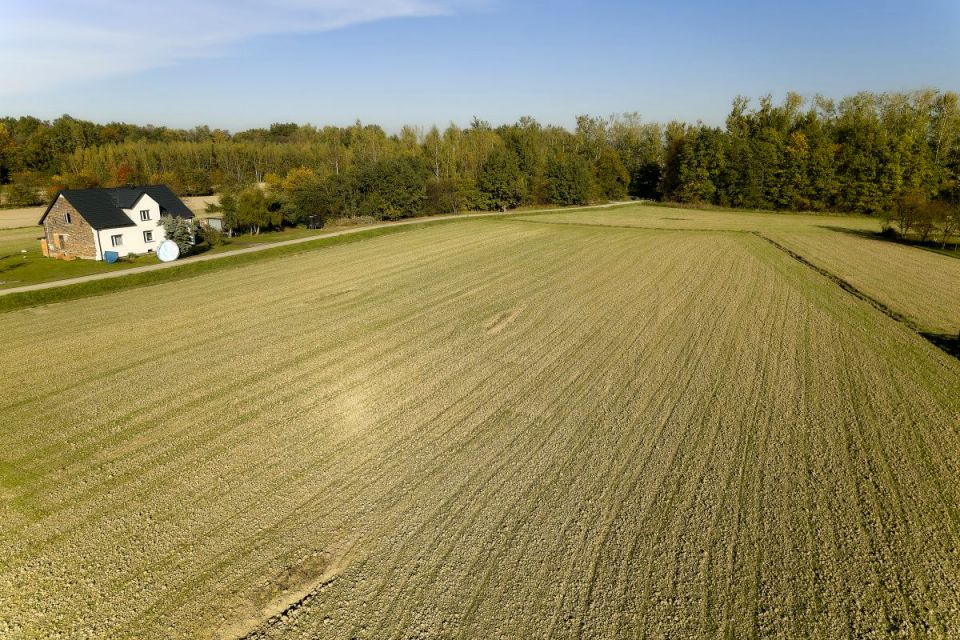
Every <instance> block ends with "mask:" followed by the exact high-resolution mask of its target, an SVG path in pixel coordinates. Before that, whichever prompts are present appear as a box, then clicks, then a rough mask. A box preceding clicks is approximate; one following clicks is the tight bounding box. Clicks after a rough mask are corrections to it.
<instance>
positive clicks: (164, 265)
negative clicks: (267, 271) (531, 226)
mask: <svg viewBox="0 0 960 640" xmlns="http://www.w3.org/2000/svg"><path fill="white" fill-rule="evenodd" d="M624 204H631V201H622V202H610V203H607V204H598V205H590V206H585V207H564V208H562V209H530V210H527V211H516V212H513V213H512V214H506V215H527V214H531V213H543V212H549V211H556V212H561V211H576V210H579V209H602V208H607V207H616V206H619V205H624ZM502 215H505V214H503V213H502V212H500V211H492V212H489V213H462V214H452V215H445V216H424V217H420V218H409V219H407V220H402V221H400V222H382V223H379V224H371V225H365V226H362V227H356V228H355V229H343V230H341V231H333V232H331V233H321V234H317V235H315V236H307V237H305V238H295V239H293V240H280V241H278V242H268V243H264V244H259V245H257V246H255V247H247V248H246V249H237V250H235V251H224V252H223V253H214V254H201V255H198V256H191V257H189V258H184V259H183V260H176V261H174V262H160V263H157V264H150V265H146V266H143V267H132V268H130V269H122V270H118V271H110V272H107V273H95V274H91V275H89V276H80V277H77V278H65V279H63V280H51V281H49V282H38V283H37V284H30V285H24V286H22V287H11V288H9V289H0V296H5V295H9V294H11V293H22V292H24V291H39V290H40V289H54V288H56V287H65V286H67V285H71V284H79V283H81V282H92V281H94V280H108V279H110V278H121V277H123V276H126V275H131V274H134V273H143V272H145V271H156V270H158V269H169V268H171V267H176V266H179V265H182V264H188V263H191V262H206V261H207V260H219V259H220V258H227V257H229V256H237V255H241V254H244V253H256V252H257V251H266V250H267V249H273V248H274V247H285V246H288V245H295V244H303V243H305V242H312V241H314V240H319V239H321V238H335V237H337V236H346V235H350V234H353V233H360V232H361V231H368V230H370V229H380V228H383V227H403V226H407V225H411V224H419V223H421V222H433V221H435V220H464V219H467V218H486V217H490V216H502Z"/></svg>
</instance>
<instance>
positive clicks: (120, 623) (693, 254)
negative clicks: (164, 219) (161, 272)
mask: <svg viewBox="0 0 960 640" xmlns="http://www.w3.org/2000/svg"><path fill="white" fill-rule="evenodd" d="M661 211H662V212H663V213H664V215H672V214H674V213H675V212H673V211H671V210H669V209H662V210H661ZM554 215H559V214H550V216H535V217H530V219H529V220H528V221H520V220H489V219H488V220H465V221H461V222H457V223H452V224H447V225H442V226H436V227H427V228H423V229H419V230H416V231H408V232H404V233H401V234H397V235H393V236H389V237H382V238H376V239H371V240H367V241H364V242H359V243H355V244H351V245H344V246H337V247H331V248H329V249H324V250H321V251H315V252H311V253H306V254H303V255H299V256H292V257H287V258H283V259H277V260H273V261H269V262H263V263H258V264H255V265H250V266H246V267H238V268H236V269H233V270H231V271H229V272H227V274H226V275H224V274H223V273H219V274H211V275H207V276H199V277H196V278H193V279H191V280H188V281H182V282H177V283H171V284H164V285H158V286H154V287H149V288H144V289H138V290H129V291H123V292H118V293H114V294H111V295H108V296H102V297H98V298H91V299H85V300H77V301H73V302H68V303H62V304H58V305H51V306H48V307H39V308H36V309H29V310H24V311H17V312H11V313H7V314H4V315H2V316H0V325H2V329H3V335H4V349H3V351H2V353H0V365H2V370H3V372H4V374H5V375H4V376H3V377H2V379H0V419H2V423H3V424H4V429H3V430H2V431H0V636H4V635H9V636H14V637H20V636H23V637H49V636H52V635H54V634H55V633H61V634H62V635H65V636H71V637H110V638H125V637H126V638H144V637H147V638H152V637H165V638H166V637H191V638H192V637H236V636H239V635H243V634H247V633H250V634H252V635H251V637H256V638H274V637H276V638H280V637H303V638H312V637H320V638H343V637H359V638H394V637H396V638H401V637H403V638H407V637H415V636H416V637H451V636H457V637H472V638H481V637H482V638H489V637H556V636H561V637H570V636H573V637H633V636H642V637H670V638H700V637H704V636H707V637H715V636H721V635H722V636H727V637H738V638H739V637H789V638H793V637H796V638H807V637H849V636H855V637H878V638H879V637H888V636H890V635H892V634H903V635H907V636H919V635H924V634H929V635H933V636H955V635H958V634H960V587H958V585H960V555H958V546H960V510H958V508H957V505H958V504H960V484H958V483H957V482H956V479H957V478H958V477H960V426H958V425H960V361H958V360H956V359H954V358H952V357H950V356H948V355H946V354H944V353H943V352H941V351H940V350H938V349H936V348H935V347H933V346H932V345H931V344H930V343H928V342H927V341H925V340H924V339H922V338H921V337H919V336H918V335H917V334H916V333H914V332H913V331H911V330H910V329H909V328H907V327H906V326H905V325H904V324H902V323H899V322H896V321H894V320H892V319H891V318H889V317H887V316H886V315H884V314H882V313H880V312H878V311H877V310H876V309H875V308H873V307H872V306H870V305H869V304H867V303H865V302H863V301H862V300H859V299H857V298H856V297H854V296H851V295H850V294H848V293H847V292H845V291H844V290H842V289H841V288H839V287H838V286H836V284H834V283H833V282H831V281H830V280H828V279H827V278H824V277H823V276H821V275H820V274H818V273H817V272H815V271H813V270H812V269H810V268H809V267H807V266H805V265H803V264H801V263H800V262H798V261H796V260H794V259H792V258H791V257H789V256H788V255H787V254H785V253H784V252H783V251H781V250H779V249H777V248H776V247H774V246H773V245H771V244H770V243H768V242H766V241H764V240H763V239H762V238H760V237H757V236H755V235H753V234H750V233H716V232H709V231H690V232H688V233H676V232H674V231H656V230H649V229H621V228H611V227H609V226H588V225H587V226H580V225H560V224H541V223H539V222H538V221H539V220H542V219H544V220H548V219H549V218H550V217H552V216H554ZM582 215H583V216H587V215H590V216H593V215H597V214H593V213H589V212H587V213H584V214H582ZM601 215H610V216H615V215H616V216H622V215H623V213H622V212H621V211H620V210H615V211H611V212H609V214H601ZM548 221H549V220H548ZM858 224H859V223H858ZM825 233H829V232H825ZM835 235H837V236H840V235H841V234H835ZM45 329H46V330H45Z"/></svg>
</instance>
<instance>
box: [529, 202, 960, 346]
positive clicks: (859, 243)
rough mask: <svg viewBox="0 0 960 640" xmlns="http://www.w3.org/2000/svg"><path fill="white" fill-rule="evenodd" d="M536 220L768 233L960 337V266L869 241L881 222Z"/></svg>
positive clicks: (897, 308)
mask: <svg viewBox="0 0 960 640" xmlns="http://www.w3.org/2000/svg"><path fill="white" fill-rule="evenodd" d="M521 219H523V220H528V221H531V222H542V223H551V224H579V225H584V224H586V225H602V226H617V227H633V228H651V229H677V230H688V231H702V230H714V231H748V232H754V233H761V234H763V235H764V236H766V237H769V238H770V239H772V240H775V241H776V242H778V243H780V244H782V245H784V246H786V247H788V248H789V249H790V250H792V251H795V252H796V253H798V254H800V255H801V256H803V257H804V258H805V259H806V260H809V261H810V262H811V263H813V264H814V265H816V266H817V267H820V268H823V269H826V270H827V271H829V272H830V273H831V274H833V275H834V276H836V277H838V278H840V279H842V280H844V281H846V282H849V283H850V284H851V285H853V286H854V287H856V288H857V289H859V290H860V291H862V292H864V293H865V294H866V295H868V296H870V297H871V298H873V299H874V300H877V301H878V302H880V303H881V304H883V305H885V306H887V307H889V308H890V309H891V310H893V311H894V312H896V313H898V314H900V315H902V316H904V317H905V318H906V319H907V320H908V321H910V322H911V323H912V324H914V325H915V326H916V327H917V328H919V329H921V330H924V331H929V332H932V333H939V334H948V335H956V334H957V333H960V260H957V259H956V258H952V257H949V256H944V255H940V254H937V253H934V252H932V251H926V250H924V249H920V248H916V247H909V246H905V245H902V244H897V243H893V242H886V241H882V240H879V239H873V238H869V237H865V236H864V235H863V233H862V232H869V231H879V230H880V222H879V220H877V219H876V218H864V217H850V216H829V215H814V214H772V213H762V212H747V211H713V210H697V209H679V208H673V207H659V206H636V207H627V208H621V209H616V210H612V211H584V212H558V213H550V214H544V215H535V216H524V217H522V218H521Z"/></svg>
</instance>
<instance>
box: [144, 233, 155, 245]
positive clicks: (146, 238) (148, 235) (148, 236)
mask: <svg viewBox="0 0 960 640" xmlns="http://www.w3.org/2000/svg"><path fill="white" fill-rule="evenodd" d="M143 241H144V242H153V231H144V232H143Z"/></svg>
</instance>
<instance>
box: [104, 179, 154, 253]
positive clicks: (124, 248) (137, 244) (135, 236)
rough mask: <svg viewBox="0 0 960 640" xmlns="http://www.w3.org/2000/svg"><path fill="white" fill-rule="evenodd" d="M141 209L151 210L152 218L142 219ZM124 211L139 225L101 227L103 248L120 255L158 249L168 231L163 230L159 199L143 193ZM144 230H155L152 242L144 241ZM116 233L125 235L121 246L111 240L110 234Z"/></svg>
mask: <svg viewBox="0 0 960 640" xmlns="http://www.w3.org/2000/svg"><path fill="white" fill-rule="evenodd" d="M141 211H149V212H150V219H149V220H146V221H143V220H140V212H141ZM123 212H124V213H125V214H127V217H128V218H130V219H131V220H132V221H133V222H135V223H136V225H137V226H135V227H118V228H116V229H101V230H100V232H99V233H100V248H101V250H102V251H116V252H117V253H118V254H120V257H123V256H126V255H129V254H131V253H136V254H138V255H140V254H144V253H149V252H152V251H156V250H157V247H159V246H160V243H161V242H163V240H164V238H166V232H165V231H164V230H163V227H161V226H160V205H159V204H158V203H157V201H156V200H154V199H153V198H151V197H150V196H149V195H147V194H143V195H142V196H140V199H139V200H137V202H136V204H134V205H133V206H132V207H131V208H129V209H123ZM144 231H153V241H152V242H146V241H144V239H143V232H144ZM115 235H119V236H123V245H121V246H119V247H114V246H113V244H112V243H111V241H110V236H115ZM97 259H100V255H98V256H97Z"/></svg>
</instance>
